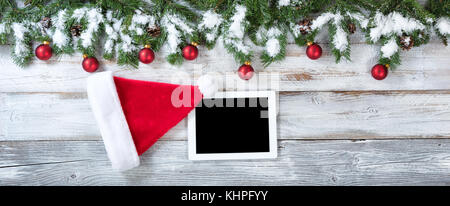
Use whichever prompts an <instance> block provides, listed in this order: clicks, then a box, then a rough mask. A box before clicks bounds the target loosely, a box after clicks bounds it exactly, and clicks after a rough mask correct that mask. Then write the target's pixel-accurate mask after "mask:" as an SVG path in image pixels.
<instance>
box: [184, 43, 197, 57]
mask: <svg viewBox="0 0 450 206" xmlns="http://www.w3.org/2000/svg"><path fill="white" fill-rule="evenodd" d="M197 45H198V44H197V43H195V42H192V43H191V44H188V45H186V46H185V47H184V48H183V57H184V58H185V59H186V60H194V59H195V58H197V56H198V49H197Z"/></svg>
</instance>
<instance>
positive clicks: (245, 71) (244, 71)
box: [238, 61, 255, 80]
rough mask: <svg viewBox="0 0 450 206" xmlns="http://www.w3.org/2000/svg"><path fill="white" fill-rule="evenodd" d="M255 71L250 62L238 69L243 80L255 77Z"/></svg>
mask: <svg viewBox="0 0 450 206" xmlns="http://www.w3.org/2000/svg"><path fill="white" fill-rule="evenodd" d="M254 73H255V70H254V69H253V67H252V66H251V65H250V62H248V61H246V62H245V63H244V64H243V65H242V66H241V67H239V69H238V75H239V77H240V78H241V79H243V80H249V79H251V78H252V77H253V74H254Z"/></svg>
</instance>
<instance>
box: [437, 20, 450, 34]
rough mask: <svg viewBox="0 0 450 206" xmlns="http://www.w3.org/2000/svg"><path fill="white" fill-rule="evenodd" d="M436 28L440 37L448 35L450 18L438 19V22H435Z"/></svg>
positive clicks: (449, 32)
mask: <svg viewBox="0 0 450 206" xmlns="http://www.w3.org/2000/svg"><path fill="white" fill-rule="evenodd" d="M436 28H437V30H438V31H439V33H441V34H442V35H450V18H448V17H441V18H439V20H438V21H437V22H436Z"/></svg>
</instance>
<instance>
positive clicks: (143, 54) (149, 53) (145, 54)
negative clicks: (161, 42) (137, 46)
mask: <svg viewBox="0 0 450 206" xmlns="http://www.w3.org/2000/svg"><path fill="white" fill-rule="evenodd" d="M153 60H155V52H153V50H152V49H150V45H145V46H144V48H143V49H141V51H140V52H139V61H141V62H142V63H144V64H150V63H152V62H153Z"/></svg>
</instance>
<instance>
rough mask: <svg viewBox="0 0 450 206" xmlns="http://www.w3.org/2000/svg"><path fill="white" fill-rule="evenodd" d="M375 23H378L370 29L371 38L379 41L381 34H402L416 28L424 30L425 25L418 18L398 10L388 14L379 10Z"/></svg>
mask: <svg viewBox="0 0 450 206" xmlns="http://www.w3.org/2000/svg"><path fill="white" fill-rule="evenodd" d="M373 19H374V22H373V24H374V25H376V26H375V27H374V28H371V29H370V39H371V40H372V41H373V42H376V41H378V40H379V39H380V38H381V36H389V35H392V34H395V35H401V34H402V33H407V34H409V33H411V32H413V31H415V30H424V29H425V25H423V24H422V23H420V22H419V21H418V20H416V19H412V18H407V17H404V16H403V15H401V14H400V13H397V12H395V11H394V12H392V13H390V14H388V15H387V16H385V15H383V14H382V13H381V12H377V13H376V14H375V17H374V18H373Z"/></svg>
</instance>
